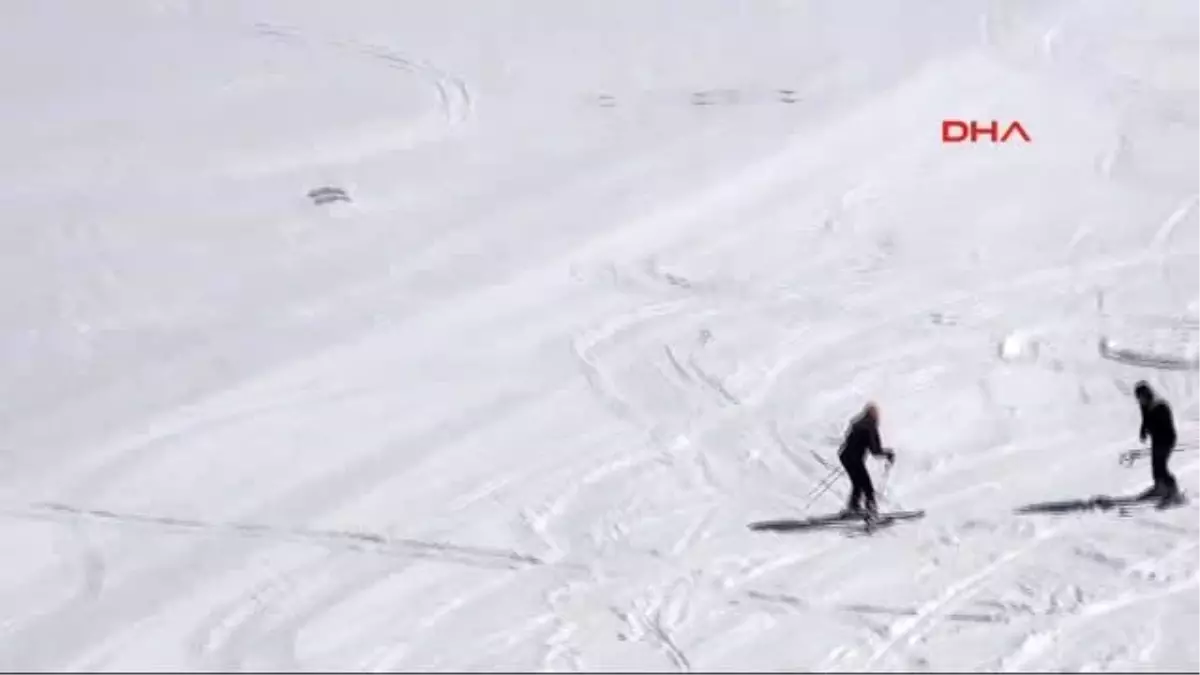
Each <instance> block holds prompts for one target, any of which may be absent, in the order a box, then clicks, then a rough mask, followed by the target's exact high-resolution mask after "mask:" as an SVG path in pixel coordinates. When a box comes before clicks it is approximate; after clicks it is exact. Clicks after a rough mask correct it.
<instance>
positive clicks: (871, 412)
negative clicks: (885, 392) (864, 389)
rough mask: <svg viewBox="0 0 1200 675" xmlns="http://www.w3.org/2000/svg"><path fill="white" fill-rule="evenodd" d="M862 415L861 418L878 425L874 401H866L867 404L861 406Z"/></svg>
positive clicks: (877, 407)
mask: <svg viewBox="0 0 1200 675" xmlns="http://www.w3.org/2000/svg"><path fill="white" fill-rule="evenodd" d="M862 414H863V417H866V418H867V419H869V420H871V421H872V422H874V423H875V424H879V406H878V405H877V404H876V403H875V402H874V401H867V404H866V405H864V406H863V409H862Z"/></svg>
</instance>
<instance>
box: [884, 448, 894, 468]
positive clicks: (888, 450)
mask: <svg viewBox="0 0 1200 675" xmlns="http://www.w3.org/2000/svg"><path fill="white" fill-rule="evenodd" d="M883 456H884V457H886V458H887V463H888V464H895V463H896V451H895V450H892V449H891V448H884V450H883Z"/></svg>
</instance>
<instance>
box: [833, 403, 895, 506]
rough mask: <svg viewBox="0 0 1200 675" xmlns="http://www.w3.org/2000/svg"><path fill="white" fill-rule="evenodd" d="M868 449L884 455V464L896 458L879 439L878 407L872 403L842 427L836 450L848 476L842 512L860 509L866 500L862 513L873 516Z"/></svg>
mask: <svg viewBox="0 0 1200 675" xmlns="http://www.w3.org/2000/svg"><path fill="white" fill-rule="evenodd" d="M868 452H870V453H871V454H872V455H875V456H876V457H885V458H887V461H888V464H891V463H893V462H895V461H896V453H895V452H893V451H892V450H891V449H890V448H885V447H883V446H882V443H881V441H880V438H879V407H878V406H877V405H875V404H874V403H867V404H866V405H865V406H863V409H862V412H861V413H859V414H858V415H856V416H855V417H854V419H853V420H851V421H850V426H849V428H848V429H847V430H846V438H845V440H843V441H842V447H841V448H840V449H839V450H838V459H840V460H841V461H842V467H844V468H845V469H846V475H847V476H848V477H849V478H850V485H851V488H850V503H849V504H847V505H846V511H845V512H844V513H845V514H846V515H851V514H858V513H862V512H863V508H862V506H861V504H860V502H861V501H863V500H865V501H866V514H867V515H868V516H875V515H877V514H878V507H877V506H876V505H875V487H874V486H873V485H872V484H871V474H870V473H868V472H867V467H866V465H865V462H866V458H867V457H866V455H867V453H868Z"/></svg>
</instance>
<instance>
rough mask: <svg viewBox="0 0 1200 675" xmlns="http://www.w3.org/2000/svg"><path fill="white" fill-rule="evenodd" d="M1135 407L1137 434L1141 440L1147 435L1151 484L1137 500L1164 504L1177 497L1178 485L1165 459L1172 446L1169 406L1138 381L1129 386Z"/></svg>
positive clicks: (1173, 443) (1173, 442)
mask: <svg viewBox="0 0 1200 675" xmlns="http://www.w3.org/2000/svg"><path fill="white" fill-rule="evenodd" d="M1133 395H1134V396H1135V397H1136V398H1137V402H1138V407H1139V408H1141V411H1142V426H1141V429H1140V430H1139V431H1138V437H1139V438H1140V439H1141V441H1142V442H1143V443H1144V442H1146V437H1147V436H1149V437H1150V475H1151V476H1152V477H1153V478H1154V485H1153V486H1151V487H1150V488H1149V489H1148V490H1146V491H1145V492H1143V493H1142V494H1141V495H1140V496H1139V499H1153V498H1155V497H1158V498H1159V504H1160V505H1162V506H1167V505H1170V504H1172V503H1176V502H1178V501H1179V500H1180V499H1181V495H1180V493H1179V484H1178V483H1177V482H1176V481H1175V476H1172V475H1171V472H1170V470H1168V469H1167V460H1168V458H1170V456H1171V452H1172V451H1173V450H1174V449H1175V440H1176V438H1175V421H1174V419H1173V417H1172V415H1171V406H1170V405H1168V404H1167V402H1166V401H1164V400H1163V399H1161V398H1159V396H1158V395H1157V394H1155V393H1154V390H1153V389H1151V388H1150V385H1149V384H1148V383H1147V382H1146V381H1145V380H1141V381H1139V382H1138V383H1137V384H1136V385H1134V387H1133Z"/></svg>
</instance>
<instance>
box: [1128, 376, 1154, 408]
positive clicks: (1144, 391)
mask: <svg viewBox="0 0 1200 675" xmlns="http://www.w3.org/2000/svg"><path fill="white" fill-rule="evenodd" d="M1133 396H1134V398H1136V399H1137V400H1138V403H1140V404H1142V405H1147V404H1149V403H1150V401H1153V400H1154V390H1153V389H1151V388H1150V384H1149V383H1148V382H1146V381H1145V380H1139V381H1138V383H1137V384H1135V385H1133Z"/></svg>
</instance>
